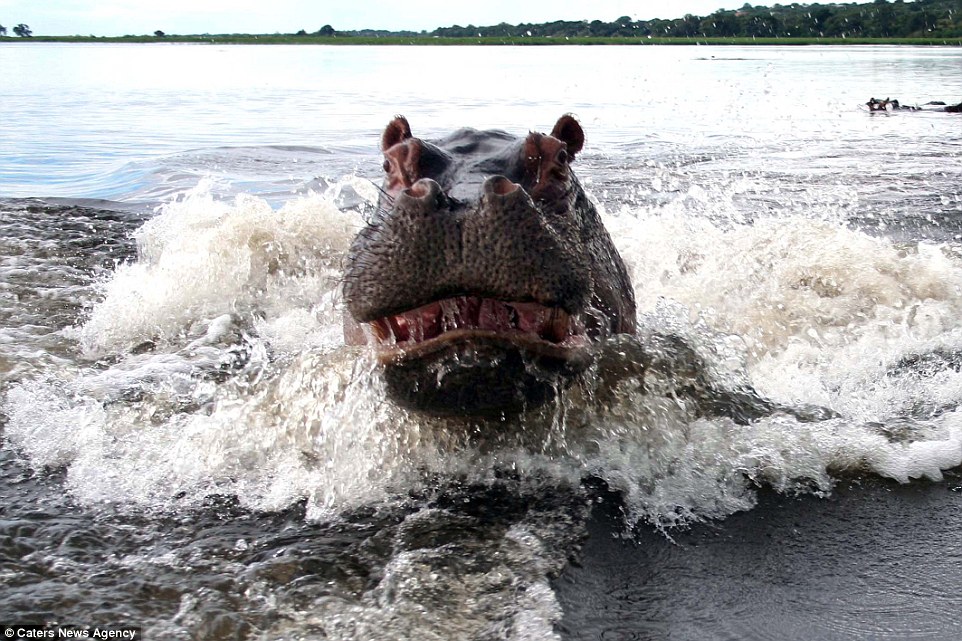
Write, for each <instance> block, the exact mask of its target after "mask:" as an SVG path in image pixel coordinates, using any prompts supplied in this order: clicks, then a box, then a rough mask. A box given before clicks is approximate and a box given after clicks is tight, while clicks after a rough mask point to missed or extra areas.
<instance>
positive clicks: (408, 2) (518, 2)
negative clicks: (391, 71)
mask: <svg viewBox="0 0 962 641" xmlns="http://www.w3.org/2000/svg"><path fill="white" fill-rule="evenodd" d="M773 1H774V0H773ZM744 4H745V2H744V0H737V1H735V0H733V1H726V0H673V1H671V2H667V1H666V0H593V1H586V0H474V1H472V2H457V1H455V0H336V1H333V2H332V1H331V0H0V25H3V26H5V27H6V28H7V31H8V32H9V33H10V34H11V35H12V30H13V27H14V26H15V25H18V24H21V23H22V24H26V25H28V26H29V27H30V29H31V30H32V31H33V33H34V35H96V36H119V35H126V34H133V35H141V34H152V33H153V32H154V31H157V30H160V31H164V32H166V33H169V34H185V35H186V34H196V33H295V32H297V31H299V30H301V29H304V30H305V31H308V32H313V31H317V30H318V29H320V28H321V27H323V26H324V25H326V24H329V25H331V26H333V27H334V28H335V29H339V30H349V29H363V28H370V29H387V30H391V31H400V30H412V31H421V30H422V29H423V30H427V31H431V30H432V29H435V28H436V27H449V26H451V25H455V24H459V25H461V26H467V25H469V24H473V25H475V26H484V25H494V24H498V23H500V22H507V23H509V24H518V23H520V22H551V21H553V20H603V21H605V22H610V21H612V20H615V19H617V18H620V17H621V16H630V17H631V18H633V19H635V20H645V19H651V18H680V17H681V16H683V15H685V14H686V13H691V14H694V15H698V16H703V15H707V14H709V13H712V12H713V11H715V10H716V9H736V8H738V7H741V6H742V5H744ZM753 4H755V3H753ZM757 4H765V3H757Z"/></svg>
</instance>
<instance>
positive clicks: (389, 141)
mask: <svg viewBox="0 0 962 641" xmlns="http://www.w3.org/2000/svg"><path fill="white" fill-rule="evenodd" d="M410 137H411V125H409V124H408V121H407V118H405V117H404V116H395V117H394V120H392V121H391V122H389V123H388V125H387V127H385V128H384V133H383V134H381V151H387V150H388V149H390V148H391V147H393V146H394V145H396V144H398V143H399V142H403V141H405V140H407V139H408V138H410Z"/></svg>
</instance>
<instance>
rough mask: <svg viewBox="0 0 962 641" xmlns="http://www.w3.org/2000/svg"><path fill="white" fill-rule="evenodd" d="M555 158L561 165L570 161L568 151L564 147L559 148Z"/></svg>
mask: <svg viewBox="0 0 962 641" xmlns="http://www.w3.org/2000/svg"><path fill="white" fill-rule="evenodd" d="M554 159H555V162H557V163H558V164H559V165H564V164H567V162H568V152H567V151H565V150H564V149H559V150H558V153H557V155H555V157H554Z"/></svg>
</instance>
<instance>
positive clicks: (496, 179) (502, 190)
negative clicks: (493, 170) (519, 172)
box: [484, 176, 521, 196]
mask: <svg viewBox="0 0 962 641" xmlns="http://www.w3.org/2000/svg"><path fill="white" fill-rule="evenodd" d="M519 189H521V185H519V184H517V183H513V182H511V181H510V180H508V179H507V178H505V177H504V176H492V177H491V178H488V179H487V180H485V181H484V194H485V195H486V196H490V195H497V196H507V195H508V194H511V193H514V192H516V191H518V190H519Z"/></svg>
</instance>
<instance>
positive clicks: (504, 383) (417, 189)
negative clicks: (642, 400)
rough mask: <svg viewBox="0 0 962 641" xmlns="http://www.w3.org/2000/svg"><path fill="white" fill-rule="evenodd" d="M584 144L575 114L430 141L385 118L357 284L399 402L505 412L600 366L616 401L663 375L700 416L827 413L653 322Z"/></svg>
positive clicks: (345, 283)
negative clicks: (755, 384) (737, 377)
mask: <svg viewBox="0 0 962 641" xmlns="http://www.w3.org/2000/svg"><path fill="white" fill-rule="evenodd" d="M584 143H585V135H584V131H583V130H582V128H581V125H580V124H579V123H578V121H577V120H576V119H575V118H574V117H573V116H571V115H569V114H565V115H563V116H561V117H560V118H559V119H558V121H557V122H556V123H555V125H554V127H553V128H552V129H551V133H549V134H543V133H538V132H530V133H528V134H527V136H524V137H518V136H514V135H511V134H509V133H506V132H504V131H500V130H486V131H479V130H477V129H471V128H463V129H459V130H457V131H455V132H454V133H452V134H450V135H448V136H446V137H444V138H441V139H439V140H434V141H427V140H422V139H420V138H417V137H415V136H414V135H413V134H412V132H411V127H410V125H409V123H408V121H407V119H406V118H404V117H403V116H396V117H395V118H394V120H392V121H391V122H390V123H389V124H388V125H387V127H386V128H385V129H384V132H383V134H382V136H381V150H382V151H383V153H384V173H385V177H384V182H383V185H382V189H381V195H380V198H379V201H378V206H377V210H376V212H375V213H374V214H373V216H372V217H371V218H370V220H368V221H367V223H366V224H365V226H364V227H363V228H362V229H361V230H360V231H359V232H358V234H357V235H356V237H355V238H354V240H353V242H352V243H351V246H350V248H349V250H348V253H347V257H346V261H345V269H344V275H343V280H342V288H343V289H342V291H343V298H344V302H345V307H346V313H345V319H344V338H345V343H347V344H348V345H372V346H373V347H374V350H375V354H376V358H377V360H378V362H379V365H380V366H381V367H382V370H383V374H384V380H385V382H386V387H387V392H388V395H389V396H390V397H391V398H392V399H393V401H394V402H396V403H397V404H399V405H401V406H403V407H407V408H409V409H413V410H416V411H421V412H427V413H431V414H433V415H458V416H473V417H484V416H500V417H502V418H504V417H506V416H507V415H509V414H518V413H521V412H524V411H525V410H528V409H532V408H539V407H541V406H543V405H544V404H545V403H547V402H549V401H551V400H552V399H554V398H556V397H557V395H558V394H559V393H560V392H561V391H562V390H565V389H566V388H567V387H568V386H570V385H571V384H572V383H573V382H574V381H576V380H580V381H582V382H584V380H585V377H584V376H583V375H584V374H585V373H586V372H588V371H589V369H590V372H591V376H590V378H591V380H592V381H593V382H594V383H595V391H594V392H592V396H593V397H594V398H595V399H596V400H599V401H600V402H601V403H605V402H606V401H605V396H604V392H605V390H607V389H614V388H615V387H616V386H617V385H618V384H619V382H624V381H629V384H632V385H640V386H641V387H642V388H643V389H642V391H645V390H647V389H648V386H649V383H648V381H649V379H650V380H652V381H656V380H657V381H661V382H660V383H650V385H653V386H654V387H657V388H658V389H659V390H662V391H664V389H665V385H666V384H667V385H668V388H670V389H669V391H668V394H669V395H670V396H672V397H677V398H681V397H685V398H688V399H690V400H691V402H690V403H686V406H691V407H692V408H694V409H695V411H696V412H697V413H698V414H712V415H727V416H730V417H732V418H733V419H734V420H735V421H736V422H739V423H746V422H749V421H751V420H754V419H755V418H757V417H760V416H763V415H767V414H771V413H773V412H776V411H786V412H788V413H791V414H794V415H796V416H798V417H800V418H803V419H804V420H820V419H821V418H823V417H824V416H825V413H824V412H820V411H814V412H813V411H797V410H795V409H793V408H785V407H781V406H779V405H777V404H775V403H773V402H771V401H768V400H767V399H764V398H762V397H760V396H759V395H758V394H757V393H755V392H754V390H753V389H751V387H750V386H748V385H746V384H739V385H736V386H735V387H732V386H730V385H728V386H726V385H725V384H722V383H720V382H719V381H717V380H714V379H713V378H712V377H711V376H710V375H709V374H708V372H709V371H710V369H711V368H709V367H706V366H705V363H704V362H703V359H702V357H701V356H700V355H699V354H698V353H697V352H696V350H694V349H693V348H692V347H691V346H689V345H687V344H686V343H685V341H684V340H683V339H681V338H680V337H678V336H673V335H662V334H659V333H657V332H656V333H652V332H641V330H640V329H639V327H637V322H636V320H637V319H636V307H635V298H634V290H633V288H632V285H631V281H630V279H629V277H628V270H627V269H626V267H625V263H624V261H623V260H622V257H621V256H620V255H619V253H618V251H617V250H616V249H615V246H614V243H613V242H612V240H611V237H610V236H609V234H608V232H607V230H606V229H605V226H604V224H603V222H602V220H601V217H600V216H599V214H598V211H597V210H596V209H595V206H594V205H593V204H592V202H591V200H589V198H588V196H587V195H586V194H585V191H584V189H583V188H582V186H581V184H580V183H579V181H578V178H577V177H576V176H575V174H574V171H573V170H572V163H573V162H574V161H575V158H576V157H577V156H578V154H579V153H581V151H582V149H583V148H584ZM666 381H667V383H666Z"/></svg>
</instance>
